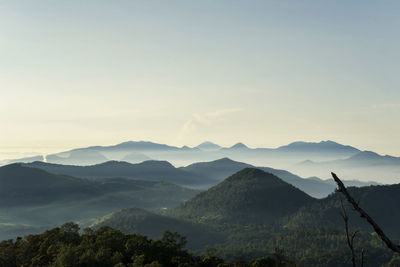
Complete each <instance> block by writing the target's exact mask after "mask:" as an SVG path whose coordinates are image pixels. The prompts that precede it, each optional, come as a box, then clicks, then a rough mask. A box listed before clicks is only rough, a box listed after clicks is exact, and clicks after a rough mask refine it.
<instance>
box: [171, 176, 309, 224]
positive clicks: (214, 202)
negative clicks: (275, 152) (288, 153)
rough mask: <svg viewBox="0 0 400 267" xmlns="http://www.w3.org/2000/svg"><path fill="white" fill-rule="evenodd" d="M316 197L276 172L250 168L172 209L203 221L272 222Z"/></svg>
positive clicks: (181, 214)
mask: <svg viewBox="0 0 400 267" xmlns="http://www.w3.org/2000/svg"><path fill="white" fill-rule="evenodd" d="M313 201H315V199H313V198H312V197H310V196H309V195H307V194H306V193H304V192H302V191H300V190H299V189H297V188H295V187H294V186H292V185H290V184H288V183H286V182H284V181H282V180H281V179H279V178H278V177H276V176H275V175H273V174H270V173H266V172H264V171H261V170H258V169H254V168H246V169H244V170H242V171H239V172H237V173H236V174H234V175H232V176H230V177H229V178H227V179H226V180H224V181H223V182H222V183H220V184H218V185H216V186H214V187H212V188H210V189H209V190H207V191H205V192H202V193H200V194H198V195H197V196H196V197H194V198H193V199H191V200H189V201H187V202H185V203H183V204H182V205H180V206H179V207H178V208H176V209H174V210H173V211H171V214H173V215H174V216H177V217H181V218H185V219H190V220H201V221H203V222H206V221H212V222H218V221H219V222H229V223H235V222H237V223H243V224H248V223H249V222H251V223H256V222H263V223H272V222H275V221H277V220H278V219H279V218H282V217H283V216H286V215H289V214H291V213H293V212H295V211H296V210H297V209H299V208H300V207H302V206H304V205H306V204H309V203H311V202H313Z"/></svg>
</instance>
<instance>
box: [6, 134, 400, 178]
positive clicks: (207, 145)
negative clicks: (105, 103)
mask: <svg viewBox="0 0 400 267" xmlns="http://www.w3.org/2000/svg"><path fill="white" fill-rule="evenodd" d="M225 157H228V158H231V159H233V160H235V161H241V162H245V163H247V164H249V165H251V166H268V167H270V168H274V169H284V170H287V171H290V172H292V173H296V174H298V175H300V176H303V177H313V176H316V177H320V178H323V179H328V178H330V177H329V173H330V171H334V172H337V173H340V174H341V175H342V177H343V178H345V179H346V180H361V181H364V182H369V181H375V182H379V183H396V182H399V181H400V164H399V163H400V158H398V157H393V156H388V155H386V156H381V155H379V154H377V153H375V152H371V151H361V150H359V149H357V148H355V147H352V146H348V145H342V144H339V143H336V142H333V141H321V142H318V143H317V142H293V143H291V144H288V145H285V146H280V147H278V148H250V147H248V146H246V145H245V144H243V143H240V142H239V143H236V144H235V145H233V146H231V147H221V146H219V145H217V144H214V143H212V142H204V143H202V144H200V145H198V146H196V147H193V148H190V147H188V146H183V147H175V146H169V145H165V144H157V143H153V142H145V141H139V142H136V141H129V142H124V143H121V144H117V145H112V146H92V147H87V148H78V149H73V150H70V151H65V152H61V153H57V154H51V155H47V156H46V159H45V161H46V162H48V163H56V164H64V165H82V166H87V165H93V164H100V163H104V162H107V161H110V160H115V161H127V162H130V163H140V162H143V161H145V160H159V161H168V162H171V163H172V164H174V165H176V166H187V165H190V164H193V163H196V162H203V161H213V160H216V159H220V158H225ZM37 160H38V161H43V160H44V159H43V158H42V157H41V156H39V157H36V158H23V159H20V160H12V161H10V160H9V161H7V160H5V161H3V164H6V163H11V162H19V161H20V162H32V161H37Z"/></svg>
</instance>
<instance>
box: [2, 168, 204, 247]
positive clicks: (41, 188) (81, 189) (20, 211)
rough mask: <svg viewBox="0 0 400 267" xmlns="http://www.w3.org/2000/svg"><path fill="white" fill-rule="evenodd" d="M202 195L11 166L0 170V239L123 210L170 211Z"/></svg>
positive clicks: (177, 188) (164, 185)
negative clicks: (18, 232) (191, 198)
mask: <svg viewBox="0 0 400 267" xmlns="http://www.w3.org/2000/svg"><path fill="white" fill-rule="evenodd" d="M197 192H198V191H196V190H191V189H188V188H183V187H180V186H177V185H174V184H170V183H166V182H160V181H142V180H129V179H124V178H105V179H100V178H99V179H96V180H88V179H81V178H75V177H72V176H67V175H60V174H53V173H49V172H46V171H44V170H42V169H37V168H32V167H26V166H22V165H21V164H12V165H7V166H4V167H1V168H0V193H1V194H0V212H1V214H2V215H1V216H0V238H1V239H5V238H10V237H12V234H13V233H14V232H17V231H18V229H19V230H23V231H22V232H26V231H28V230H29V229H30V230H31V232H36V230H38V229H43V228H44V227H49V226H54V225H58V224H62V223H64V222H66V221H80V222H85V221H90V220H93V219H96V218H98V217H100V216H103V215H105V214H108V213H110V212H113V211H115V210H119V209H122V208H131V207H141V208H146V209H151V210H160V209H163V208H172V207H174V206H176V205H178V204H179V203H181V202H182V201H184V200H187V199H189V198H190V197H192V196H194V195H195V194H196V193H197Z"/></svg>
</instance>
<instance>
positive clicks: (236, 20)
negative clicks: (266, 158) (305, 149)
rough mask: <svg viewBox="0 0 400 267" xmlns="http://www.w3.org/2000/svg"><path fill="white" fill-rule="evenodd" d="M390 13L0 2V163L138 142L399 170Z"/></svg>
mask: <svg viewBox="0 0 400 267" xmlns="http://www.w3.org/2000/svg"><path fill="white" fill-rule="evenodd" d="M399 13H400V2H399V1H397V0H394V1H386V0H383V1H370V0H366V1H349V0H346V1H340V0H338V1H323V0H321V1H311V0H310V1H306V0H296V1H293V0H292V1H286V0H277V1H235V0H230V1H224V0H219V1H215V0H203V1H184V0H182V1H174V0H171V1H164V0H160V1H153V0H148V1H122V0H113V1H104V0H103V1H102V0H96V1H93V0H86V1H79V0H68V1H67V0H58V1H55V0H41V1H32V0H26V1H19V0H9V1H3V0H0V101H1V102H0V103H1V104H0V159H1V158H10V157H11V158H12V157H16V156H18V155H28V154H35V153H37V152H40V153H52V152H57V151H63V150H66V149H71V148H76V147H85V146H89V145H111V144H116V143H120V142H123V141H128V140H148V141H154V142H159V143H166V144H170V145H177V146H182V145H189V146H195V145H197V144H199V143H201V142H203V141H206V140H207V141H213V142H215V143H218V144H220V145H224V146H230V145H232V144H234V143H236V142H239V141H240V142H243V143H245V144H247V145H249V146H250V147H277V146H280V145H284V144H287V143H290V142H293V141H299V140H302V141H321V140H334V141H337V142H340V143H343V144H349V145H353V146H356V147H358V148H360V149H365V150H373V151H376V152H378V153H380V154H391V155H397V156H400V138H399V136H400V123H399V118H400V89H399V85H400V75H398V71H399V70H400V63H399V60H400V50H399V49H398V47H400V36H399V31H398V29H399V28H400V17H399V16H398V14H399Z"/></svg>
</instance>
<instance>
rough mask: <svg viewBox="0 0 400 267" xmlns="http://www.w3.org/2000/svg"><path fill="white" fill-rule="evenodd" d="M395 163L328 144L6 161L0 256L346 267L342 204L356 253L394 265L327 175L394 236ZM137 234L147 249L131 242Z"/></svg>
mask: <svg viewBox="0 0 400 267" xmlns="http://www.w3.org/2000/svg"><path fill="white" fill-rule="evenodd" d="M399 163H400V158H396V157H392V156H381V155H378V154H376V153H374V152H370V151H361V150H359V149H357V148H354V147H351V146H344V145H341V144H338V143H335V142H332V141H324V142H319V143H306V142H295V143H292V144H289V145H286V146H282V147H279V148H275V149H272V148H249V147H247V146H246V145H244V144H242V143H238V144H236V145H234V146H232V147H221V146H218V145H216V144H213V143H211V142H205V143H202V144H200V145H199V146H197V147H193V148H190V147H186V146H185V147H181V148H179V147H173V146H167V145H163V144H157V143H152V142H125V143H121V144H118V145H115V146H95V147H87V148H79V149H74V150H71V151H65V152H61V153H58V154H52V155H46V156H43V155H37V156H35V157H29V158H21V159H12V160H4V161H3V162H2V164H3V166H1V167H0V211H1V212H0V214H1V216H0V238H1V240H4V241H3V242H2V243H1V244H0V265H1V266H47V265H49V266H50V265H51V266H351V261H350V257H349V250H348V247H347V245H346V234H345V231H344V223H343V218H342V217H341V210H342V209H343V207H344V208H345V209H346V210H347V213H348V215H349V218H348V222H349V226H350V228H351V230H352V231H358V232H357V235H356V236H355V238H354V247H355V251H356V253H357V259H358V258H359V257H360V256H359V255H361V251H363V261H364V266H383V265H384V264H386V265H385V266H399V265H398V264H400V257H399V256H398V255H396V254H395V253H394V252H392V251H391V250H389V249H388V248H387V247H386V246H385V244H384V243H383V242H382V241H381V240H380V239H379V237H378V236H377V234H376V233H375V232H374V230H373V229H372V228H371V226H370V225H369V224H368V223H366V222H365V221H364V220H363V219H362V218H360V217H359V216H358V214H357V213H355V212H354V211H353V210H352V207H351V206H350V205H349V204H347V202H346V200H345V199H344V198H343V196H342V195H341V194H340V192H337V191H336V188H337V186H336V184H335V182H334V181H333V179H327V178H328V177H329V174H330V171H335V172H337V173H339V174H341V175H342V176H343V177H344V178H345V179H344V180H343V182H344V184H345V185H346V187H347V188H348V190H349V193H350V194H351V195H352V196H353V197H354V199H356V200H357V201H358V203H359V205H360V206H362V207H363V208H364V209H365V210H366V211H367V212H368V214H370V215H371V216H372V217H373V218H375V219H376V221H377V222H378V223H379V225H380V226H381V227H382V228H383V229H384V231H385V232H386V233H387V234H388V235H389V236H390V237H391V238H392V239H393V240H400V229H399V227H398V225H399V222H400V210H399V209H398V205H399V203H400V185H399V184H396V183H393V182H394V181H395V180H396V179H395V177H397V178H398V175H399V174H400V172H399V171H400V164H399ZM305 169H308V170H305ZM321 170H324V171H323V172H322V171H321ZM298 173H300V174H301V175H298ZM304 174H305V175H304ZM321 174H322V175H321ZM378 174H379V175H378ZM303 175H304V176H303ZM374 177H375V178H374ZM343 205H344V206H343ZM79 229H80V230H79ZM100 239H101V240H102V239H104V240H109V241H104V242H106V243H101V244H100V243H98V242H100V241H99V240H100ZM51 240H53V241H51ZM140 240H141V241H140ZM139 241H140V242H142V243H140V244H141V245H140V246H144V247H141V248H140V249H139V248H136V250H134V251H133V250H132V251H131V250H129V249H128V247H129V246H132V245H133V244H136V245H135V246H139V243H138V242H139ZM107 242H108V243H107ZM107 244H108V245H107ZM111 244H114V245H111ZM128 244H131V245H128ZM138 251H141V252H140V253H141V254H140V253H139V252H138ZM155 251H157V252H155ZM89 252H90V253H91V254H90V253H89ZM85 253H86V254H85ZM87 253H89V254H90V255H89V254H87ZM138 253H139V254H138ZM164 254H165V255H169V256H162V255H164ZM85 255H86V256H85ZM107 255H108V256H107ZM174 257H175V258H174ZM71 258H73V259H74V260H72V261H71ZM174 259H175V263H174ZM71 262H72V263H71ZM135 264H136V265H135ZM146 264H147V265H146ZM152 264H153V265H152ZM157 264H158V265H157ZM240 264H242V265H240ZM257 264H258V265H257Z"/></svg>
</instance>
